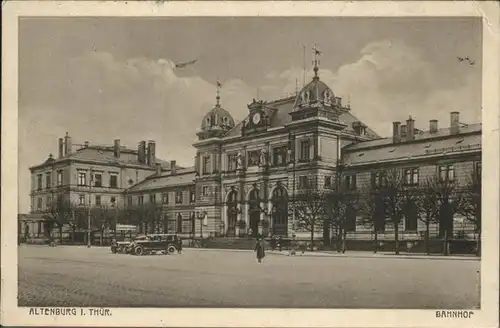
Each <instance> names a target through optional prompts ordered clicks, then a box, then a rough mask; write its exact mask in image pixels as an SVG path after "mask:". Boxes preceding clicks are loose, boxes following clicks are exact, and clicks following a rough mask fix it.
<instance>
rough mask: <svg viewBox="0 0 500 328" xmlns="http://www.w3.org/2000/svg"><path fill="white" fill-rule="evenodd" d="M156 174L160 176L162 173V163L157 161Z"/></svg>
mask: <svg viewBox="0 0 500 328" xmlns="http://www.w3.org/2000/svg"><path fill="white" fill-rule="evenodd" d="M156 175H157V176H160V175H161V164H160V163H156Z"/></svg>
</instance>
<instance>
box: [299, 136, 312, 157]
mask: <svg viewBox="0 0 500 328" xmlns="http://www.w3.org/2000/svg"><path fill="white" fill-rule="evenodd" d="M310 149H311V143H310V141H309V140H303V141H301V142H300V160H301V161H305V162H307V161H309V155H310Z"/></svg>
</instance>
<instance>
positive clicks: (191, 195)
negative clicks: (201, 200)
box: [189, 190, 196, 203]
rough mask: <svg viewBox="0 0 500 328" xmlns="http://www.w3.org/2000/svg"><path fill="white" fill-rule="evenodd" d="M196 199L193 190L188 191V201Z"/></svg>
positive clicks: (191, 201) (192, 201)
mask: <svg viewBox="0 0 500 328" xmlns="http://www.w3.org/2000/svg"><path fill="white" fill-rule="evenodd" d="M195 201H196V193H195V192H194V190H190V191H189V202H190V203H194V202H195Z"/></svg>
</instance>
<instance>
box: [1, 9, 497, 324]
mask: <svg viewBox="0 0 500 328" xmlns="http://www.w3.org/2000/svg"><path fill="white" fill-rule="evenodd" d="M2 6H3V8H2V9H3V15H2V16H3V29H2V36H3V38H2V40H3V41H2V42H3V44H2V45H3V47H2V72H3V76H2V108H3V110H2V144H1V146H2V176H1V178H2V196H1V197H2V199H1V201H2V205H3V206H2V214H1V217H2V221H1V224H2V229H1V236H2V239H1V241H2V255H3V256H2V259H1V264H2V286H1V287H2V289H1V290H2V295H1V301H2V303H1V309H2V324H3V325H9V326H11V325H24V326H38V325H50V326H69V325H78V326H96V325H99V326H136V327H141V326H175V327H198V326H199V327H236V326H238V327H243V326H245V327H252V326H266V327H280V326H281V327H301V326H307V327H330V326H332V327H333V326H334V327H354V326H356V327H385V326H396V327H436V326H439V327H452V326H453V327H458V326H471V327H486V326H488V327H492V326H497V325H498V288H499V284H498V275H499V273H498V263H499V262H498V261H499V237H498V232H499V220H498V218H499V205H498V202H499V199H500V193H499V191H500V186H499V181H500V176H499V158H500V151H499V130H498V129H499V119H500V116H499V108H500V101H499V93H498V90H500V84H499V78H498V76H500V75H499V72H500V70H499V58H500V51H499V49H500V46H499V45H500V24H499V21H498V17H499V15H498V14H499V6H498V2H496V3H495V2H472V1H471V2H451V1H446V2H438V1H435V2H434V1H432V2H431V1H401V2H398V1H387V2H382V1H380V2H365V1H361V2H357V1H354V2H349V1H345V2H344V1H338V2H315V3H311V2H302V1H297V2H284V1H283V2H268V1H266V2H261V1H256V2H242V1H241V2H240V1H238V2H227V1H226V2H211V1H200V2H188V1H185V2H184V1H183V2H163V3H155V2H125V1H121V2H97V1H96V2H92V1H84V2H78V1H76V2H70V1H64V2H52V1H50V2H45V1H9V2H4V3H2ZM256 15H259V16H322V17H328V16H332V17H334V16H337V17H338V16H357V17H363V16H378V17H387V16H392V17H396V16H397V17H404V16H412V17H415V16H427V17H429V16H437V17H439V16H476V17H483V97H482V102H483V113H482V114H483V141H482V142H483V153H482V156H483V178H484V181H486V182H487V184H483V185H484V190H483V218H484V220H483V229H484V230H483V231H484V232H483V248H482V261H481V310H474V313H475V314H474V316H473V317H472V318H470V319H438V318H436V316H435V312H436V311H434V310H342V309H340V310H324V309H317V310H316V309H207V308H199V309H179V308H173V309H150V308H148V309H145V308H144V309H139V308H113V309H111V311H112V313H113V315H112V316H109V317H105V316H96V317H89V316H86V317H82V316H57V317H51V316H29V315H28V309H27V308H19V307H17V204H18V195H17V191H18V190H17V188H18V181H17V179H18V178H17V177H18V166H17V161H18V159H17V152H18V143H17V142H18V126H17V122H18V117H17V115H18V113H17V97H18V90H17V85H18V83H17V82H18V75H17V70H18V40H17V39H18V17H19V16H65V17H67V16H74V17H77V16H122V17H124V16H144V17H146V16H150V17H152V16H256ZM368 274H369V273H368ZM455 274H459V273H456V272H450V276H452V275H455Z"/></svg>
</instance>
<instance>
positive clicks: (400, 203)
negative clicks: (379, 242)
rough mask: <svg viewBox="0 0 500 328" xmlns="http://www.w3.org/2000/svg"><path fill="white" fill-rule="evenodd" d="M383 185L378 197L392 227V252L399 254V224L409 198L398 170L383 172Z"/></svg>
mask: <svg viewBox="0 0 500 328" xmlns="http://www.w3.org/2000/svg"><path fill="white" fill-rule="evenodd" d="M384 174H385V177H386V179H385V184H384V186H383V187H381V188H380V195H381V197H382V200H383V202H384V206H385V209H386V214H387V217H388V218H389V220H390V221H391V223H392V225H393V227H394V241H395V247H394V251H395V253H396V255H398V254H399V224H400V223H401V220H402V219H403V217H404V215H405V204H406V202H407V198H408V196H409V194H408V193H406V192H405V191H404V190H405V186H404V179H403V176H402V174H401V170H399V169H390V170H387V171H385V172H384Z"/></svg>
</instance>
